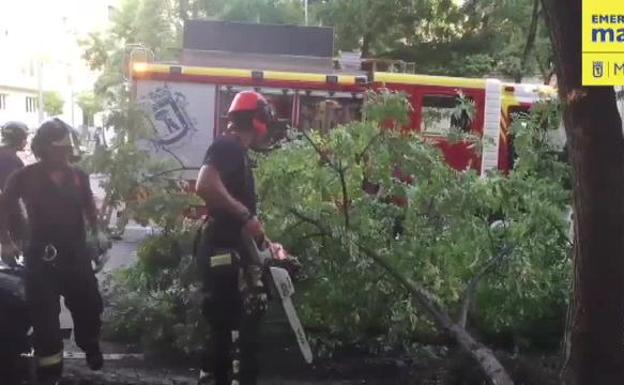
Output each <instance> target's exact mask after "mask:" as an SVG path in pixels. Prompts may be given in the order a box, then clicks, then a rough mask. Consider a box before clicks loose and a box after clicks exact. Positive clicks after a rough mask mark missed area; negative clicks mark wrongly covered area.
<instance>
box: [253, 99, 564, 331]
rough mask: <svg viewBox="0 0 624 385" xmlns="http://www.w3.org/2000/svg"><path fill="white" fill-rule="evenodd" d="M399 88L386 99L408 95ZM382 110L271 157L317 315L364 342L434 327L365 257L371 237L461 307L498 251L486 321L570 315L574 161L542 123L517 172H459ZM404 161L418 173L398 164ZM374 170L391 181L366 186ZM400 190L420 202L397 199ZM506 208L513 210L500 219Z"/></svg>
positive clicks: (273, 202)
mask: <svg viewBox="0 0 624 385" xmlns="http://www.w3.org/2000/svg"><path fill="white" fill-rule="evenodd" d="M398 98H401V96H400V95H396V94H386V95H384V96H383V97H379V98H377V101H378V102H379V101H381V102H382V103H384V102H385V103H387V105H389V106H392V105H400V104H401V103H400V102H397V99H398ZM370 108H375V109H379V108H380V107H379V105H378V106H375V107H370ZM376 119H377V120H369V121H365V122H356V123H351V124H349V125H347V126H344V127H339V128H337V129H335V130H334V131H332V132H331V133H330V134H329V135H328V136H325V137H322V136H320V135H319V134H317V133H310V134H308V135H306V137H307V138H306V137H297V138H291V139H292V140H291V141H290V142H289V143H287V144H285V145H284V146H283V147H282V149H281V150H280V151H277V152H273V153H271V154H270V155H268V156H266V157H263V159H262V160H261V162H260V167H259V170H258V173H257V175H258V178H259V185H260V192H259V195H260V196H261V197H262V214H263V218H264V219H265V221H266V227H267V230H268V232H269V233H270V234H272V236H273V238H275V239H279V240H280V241H282V242H284V243H285V244H286V245H287V247H289V248H290V249H292V251H293V252H295V253H297V254H298V255H300V256H301V257H302V258H303V260H304V261H305V264H306V268H307V269H308V271H307V274H308V275H309V276H310V277H312V278H313V279H312V280H311V282H310V283H308V285H307V286H306V287H305V288H303V290H300V292H302V291H303V293H302V294H301V298H300V299H299V300H298V304H301V305H302V309H303V310H302V313H303V315H304V319H305V322H306V323H307V324H308V325H311V326H314V327H318V328H321V329H323V328H325V329H326V330H328V331H329V332H331V333H333V334H338V335H340V336H342V338H346V339H347V340H351V341H353V340H357V339H359V338H362V336H377V335H383V336H385V338H388V341H390V342H399V341H405V342H407V341H409V340H410V337H412V336H413V335H415V334H418V333H422V332H423V331H425V332H426V331H427V330H429V331H431V324H430V323H429V321H427V320H426V319H424V318H423V316H422V313H421V312H419V311H418V309H417V308H416V307H415V305H414V304H413V303H411V301H410V300H409V298H408V296H407V295H405V294H404V292H403V291H402V290H399V289H397V286H396V285H395V284H394V283H393V282H389V281H388V280H387V279H384V278H383V274H382V272H381V271H380V270H379V269H377V268H376V267H375V266H374V265H373V264H372V262H371V261H370V260H368V259H367V258H365V257H364V256H363V254H362V252H361V250H362V249H363V248H367V249H372V250H375V251H376V252H377V253H379V254H380V255H382V256H384V257H386V258H387V259H389V260H390V261H391V263H392V264H393V265H394V266H395V267H396V268H398V269H399V270H400V271H402V272H404V273H405V274H406V275H407V276H408V277H409V279H412V280H414V281H416V282H419V283H421V284H422V285H424V286H425V287H426V288H427V289H428V290H430V291H431V292H433V293H435V295H436V296H437V297H439V298H440V300H441V301H442V302H443V303H444V305H445V306H447V307H448V308H449V309H450V310H451V312H452V313H458V312H459V310H460V308H461V304H462V303H463V298H464V293H465V289H466V287H467V286H468V285H469V283H470V282H471V280H472V278H473V277H475V276H476V275H478V274H480V272H481V271H482V270H483V269H484V267H485V266H488V265H489V264H490V263H492V262H493V261H495V262H497V263H496V264H495V269H494V271H493V274H490V275H486V278H484V280H483V282H482V284H481V285H480V286H479V289H478V291H477V296H476V303H475V306H474V307H473V311H472V313H471V317H470V318H471V319H473V320H474V322H475V325H477V326H479V327H480V328H481V329H482V330H486V331H491V332H493V333H500V332H502V331H510V332H511V333H514V334H519V335H522V333H525V334H526V330H527V329H528V327H527V325H529V324H531V323H532V322H535V321H536V320H539V321H540V322H542V321H543V322H544V324H549V325H552V323H553V322H554V323H555V324H557V323H558V322H559V321H560V318H561V317H562V314H563V309H564V303H563V302H564V300H562V298H565V296H564V295H563V294H564V293H565V291H566V290H567V288H568V286H567V283H568V273H569V261H568V258H567V250H568V247H569V244H568V240H567V236H566V219H565V216H564V212H565V209H566V203H567V201H568V199H569V195H568V192H567V191H565V190H564V189H563V188H562V185H561V180H562V178H563V177H564V176H565V174H566V172H567V170H566V169H565V167H564V166H563V165H562V164H561V163H559V162H558V161H557V160H556V159H554V158H552V157H547V156H543V153H544V152H545V151H546V149H545V148H544V147H541V146H536V145H535V143H532V142H531V143H529V141H526V140H525V139H524V138H526V137H529V136H530V135H531V134H530V133H526V134H525V133H523V132H518V133H517V136H518V143H517V147H518V152H519V154H520V157H519V159H518V162H517V166H516V170H515V171H514V172H513V173H511V174H510V175H509V176H508V177H504V176H502V175H498V174H493V175H491V176H490V177H488V178H485V179H484V178H479V177H478V176H477V175H476V174H475V173H474V172H473V171H469V172H463V173H459V172H456V171H453V170H451V169H449V168H448V167H447V166H446V164H445V163H444V162H443V160H442V158H441V156H440V154H439V153H438V151H437V150H436V149H435V148H434V147H432V146H431V145H429V144H427V143H425V142H424V141H423V140H422V139H421V138H420V137H419V136H417V135H410V134H405V133H403V134H401V133H397V132H396V131H388V130H382V129H380V128H379V123H380V121H383V120H381V118H379V117H376ZM529 119H534V118H529ZM519 127H520V126H519ZM527 127H529V128H526V129H527V130H530V129H532V128H530V127H533V126H532V125H531V124H528V125H527ZM518 130H520V128H518ZM540 143H542V142H540ZM314 158H317V159H318V162H316V163H315V162H310V159H314ZM397 165H400V168H401V170H403V171H404V172H406V171H408V173H409V175H410V176H411V177H412V178H413V183H412V184H406V183H404V182H403V181H402V180H400V179H397V178H394V177H393V171H394V170H395V167H396V166H397ZM545 170H551V172H545ZM365 182H369V183H370V182H372V183H374V184H378V185H380V186H381V188H380V189H379V192H378V193H377V194H376V195H369V194H367V193H365V192H364V191H363V189H362V185H363V183H365ZM393 197H394V198H393ZM396 198H403V199H405V200H407V202H408V205H407V207H405V208H402V207H398V206H397V205H393V204H391V203H390V202H392V201H393V200H395V201H396ZM495 219H498V220H500V221H501V222H498V223H499V224H498V225H495V226H491V225H492V222H493V221H494V220H495ZM557 325H558V324H557ZM552 328H553V329H556V325H555V326H553V327H552ZM525 337H526V338H528V337H530V336H526V335H525Z"/></svg>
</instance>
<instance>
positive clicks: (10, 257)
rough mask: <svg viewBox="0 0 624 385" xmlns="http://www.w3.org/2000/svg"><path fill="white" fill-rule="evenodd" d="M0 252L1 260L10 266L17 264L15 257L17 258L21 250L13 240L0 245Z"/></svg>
mask: <svg viewBox="0 0 624 385" xmlns="http://www.w3.org/2000/svg"><path fill="white" fill-rule="evenodd" d="M0 253H1V255H0V256H1V257H2V262H4V263H5V264H6V265H8V266H10V267H15V266H17V258H19V256H20V254H21V253H22V251H21V250H20V248H19V247H18V246H17V245H16V244H15V243H14V242H10V243H7V244H3V245H2V247H1V251H0Z"/></svg>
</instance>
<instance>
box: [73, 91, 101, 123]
mask: <svg viewBox="0 0 624 385" xmlns="http://www.w3.org/2000/svg"><path fill="white" fill-rule="evenodd" d="M76 103H77V104H78V106H79V107H80V109H81V110H82V113H83V114H84V116H85V117H86V121H87V122H88V123H89V125H93V116H94V115H95V114H97V113H98V112H100V111H102V101H101V100H100V98H99V97H98V96H97V95H95V94H94V93H93V91H86V92H82V93H80V94H79V95H78V97H77V98H76Z"/></svg>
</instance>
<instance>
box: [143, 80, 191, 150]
mask: <svg viewBox="0 0 624 385" xmlns="http://www.w3.org/2000/svg"><path fill="white" fill-rule="evenodd" d="M149 102H150V109H151V112H152V114H153V118H154V120H155V122H153V123H156V122H161V124H153V129H154V134H155V138H154V139H153V143H154V145H156V146H157V147H160V148H163V147H171V146H173V145H176V144H178V143H179V142H180V141H182V140H183V139H187V138H190V136H192V135H193V134H194V133H195V132H196V131H197V129H196V128H195V125H194V123H193V120H192V119H191V118H190V116H189V115H188V113H187V111H186V105H187V102H186V97H185V96H184V95H183V94H181V93H179V92H176V93H172V92H171V90H170V89H169V88H168V87H166V86H165V87H159V88H157V89H156V90H154V91H152V92H150V93H149Z"/></svg>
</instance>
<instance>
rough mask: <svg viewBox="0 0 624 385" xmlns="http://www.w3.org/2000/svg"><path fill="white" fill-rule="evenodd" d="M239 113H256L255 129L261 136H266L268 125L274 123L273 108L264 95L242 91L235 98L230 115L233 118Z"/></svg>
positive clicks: (254, 119) (253, 120)
mask: <svg viewBox="0 0 624 385" xmlns="http://www.w3.org/2000/svg"><path fill="white" fill-rule="evenodd" d="M237 112H254V115H253V119H252V123H253V127H254V130H255V131H256V132H257V133H258V134H259V135H261V136H262V135H266V133H267V132H268V128H267V125H268V124H269V123H271V121H273V110H272V109H271V106H270V105H269V103H268V102H267V100H266V99H265V98H264V96H262V94H260V93H258V92H255V91H241V92H239V93H237V94H236V95H235V96H234V100H232V104H230V109H229V110H228V115H229V116H231V115H232V114H235V113H237Z"/></svg>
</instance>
